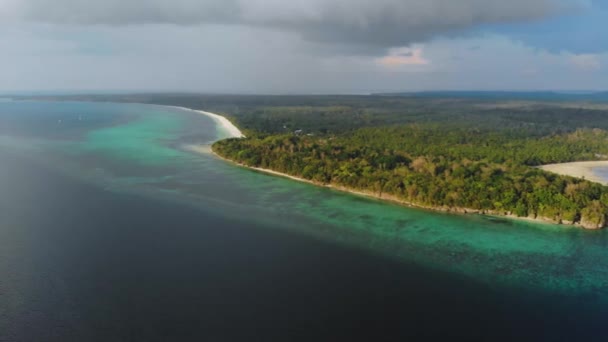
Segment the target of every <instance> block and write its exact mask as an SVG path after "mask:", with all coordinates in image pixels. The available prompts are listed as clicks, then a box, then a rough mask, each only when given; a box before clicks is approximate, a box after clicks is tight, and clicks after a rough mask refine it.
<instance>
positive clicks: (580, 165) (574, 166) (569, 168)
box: [539, 161, 608, 184]
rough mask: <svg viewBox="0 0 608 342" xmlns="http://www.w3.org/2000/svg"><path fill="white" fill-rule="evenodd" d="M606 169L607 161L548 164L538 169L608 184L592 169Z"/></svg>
mask: <svg viewBox="0 0 608 342" xmlns="http://www.w3.org/2000/svg"><path fill="white" fill-rule="evenodd" d="M600 167H601V168H608V161H585V162H573V163H560V164H548V165H543V166H540V167H539V168H540V169H543V170H545V171H549V172H553V173H557V174H559V175H565V176H572V177H577V178H585V179H586V180H589V181H592V182H596V183H601V184H608V181H607V180H606V179H603V178H601V177H599V176H598V175H597V174H596V173H595V172H594V171H593V169H595V168H600Z"/></svg>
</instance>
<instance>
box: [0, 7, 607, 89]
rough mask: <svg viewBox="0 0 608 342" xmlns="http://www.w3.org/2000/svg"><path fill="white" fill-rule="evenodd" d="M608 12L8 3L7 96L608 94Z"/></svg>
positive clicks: (0, 22)
mask: <svg viewBox="0 0 608 342" xmlns="http://www.w3.org/2000/svg"><path fill="white" fill-rule="evenodd" d="M607 23H608V0H508V1H507V0H289V1H287V0H103V1H102V0H88V1H87V0H0V92H12V91H28V90H36V91H101V90H106V91H112V90H115V91H119V90H120V91H196V92H219V93H367V92H380V91H415V90H531V89H543V90H544V89H552V90H598V89H608V34H606V32H608V24H607Z"/></svg>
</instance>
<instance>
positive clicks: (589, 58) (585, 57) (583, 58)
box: [569, 54, 602, 71]
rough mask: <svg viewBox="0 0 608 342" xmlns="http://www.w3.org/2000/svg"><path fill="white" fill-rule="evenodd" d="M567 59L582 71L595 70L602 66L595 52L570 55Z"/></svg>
mask: <svg viewBox="0 0 608 342" xmlns="http://www.w3.org/2000/svg"><path fill="white" fill-rule="evenodd" d="M569 61H570V63H571V64H572V65H573V66H574V67H575V68H577V69H580V70H584V71H595V70H598V69H600V68H601V67H602V63H601V59H600V56H599V55H597V54H580V55H572V56H571V57H570V58H569Z"/></svg>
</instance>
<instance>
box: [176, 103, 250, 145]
mask: <svg viewBox="0 0 608 342" xmlns="http://www.w3.org/2000/svg"><path fill="white" fill-rule="evenodd" d="M170 107H172V108H179V109H182V110H187V111H191V112H196V113H199V114H203V115H205V116H208V117H210V118H212V119H213V120H214V121H215V122H216V123H218V124H219V125H220V126H221V127H222V129H223V130H224V131H225V132H226V133H228V135H229V136H228V138H244V137H245V135H244V134H243V133H242V132H241V130H239V129H238V128H237V127H236V126H235V125H234V124H233V123H232V122H230V120H228V119H226V118H225V117H223V116H221V115H218V114H215V113H210V112H205V111H203V110H196V109H190V108H186V107H177V106H170Z"/></svg>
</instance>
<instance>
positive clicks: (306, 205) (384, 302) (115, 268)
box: [0, 101, 608, 341]
mask: <svg viewBox="0 0 608 342" xmlns="http://www.w3.org/2000/svg"><path fill="white" fill-rule="evenodd" d="M225 136H226V133H225V132H223V131H222V130H221V129H219V128H218V127H216V126H215V124H214V122H213V121H212V120H211V119H209V118H207V117H205V116H202V115H199V114H195V113H192V112H188V111H183V110H178V109H171V108H166V107H160V106H151V105H138V104H112V103H77V102H16V101H2V102H0V341H243V340H248V341H251V340H253V341H257V340H259V341H275V340H276V341H291V340H303V341H311V340H328V341H336V340H348V339H351V340H352V339H368V340H374V341H376V340H403V339H404V338H407V337H416V339H417V340H419V339H424V338H426V339H430V338H445V339H447V338H451V339H466V340H484V339H485V340H513V339H519V340H522V339H528V340H542V339H548V340H558V339H562V340H580V339H586V340H603V339H604V338H605V332H604V327H605V322H606V320H607V319H608V234H607V232H606V231H599V232H588V231H583V230H580V229H577V228H568V227H564V226H555V225H543V224H535V223H527V222H520V221H513V220H508V219H498V218H489V217H481V216H472V215H471V216H460V215H447V214H439V213H433V212H428V211H422V210H414V209H408V208H403V207H399V206H394V205H390V204H385V203H381V202H377V201H373V200H369V199H365V198H361V197H356V196H351V195H348V194H342V193H338V192H334V191H331V190H327V189H321V188H316V187H313V186H310V185H307V184H300V183H297V182H293V181H290V180H286V179H281V178H276V177H271V176H267V175H263V174H259V173H256V172H253V171H249V170H245V169H241V168H238V167H235V166H233V165H230V164H226V163H224V162H222V161H220V160H218V159H216V158H214V157H213V156H211V155H208V154H196V153H193V152H190V150H189V149H188V148H187V146H188V145H192V144H197V145H205V144H209V143H210V142H212V141H215V140H217V139H220V138H223V137H225Z"/></svg>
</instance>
